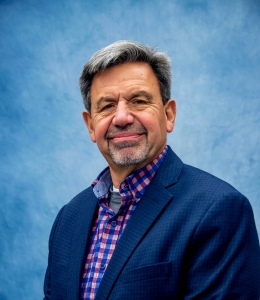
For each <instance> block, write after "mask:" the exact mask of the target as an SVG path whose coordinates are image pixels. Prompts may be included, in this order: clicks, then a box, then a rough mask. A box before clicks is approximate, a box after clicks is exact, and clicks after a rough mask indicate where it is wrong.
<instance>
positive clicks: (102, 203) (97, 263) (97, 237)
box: [81, 146, 168, 299]
mask: <svg viewBox="0 0 260 300" xmlns="http://www.w3.org/2000/svg"><path fill="white" fill-rule="evenodd" d="M167 150H168V147H167V146H166V147H165V149H164V150H163V151H162V152H161V153H160V155H159V156H158V157H157V158H155V159H154V160H153V161H152V162H151V163H149V164H148V165H146V166H145V167H143V168H142V169H139V170H137V171H136V172H134V173H132V174H131V175H129V176H128V177H127V178H126V179H125V180H123V181H122V182H121V183H120V185H119V192H120V195H121V197H122V203H121V207H120V208H119V211H118V212H117V213H115V212H114V211H113V210H112V209H111V208H110V207H109V194H110V187H111V185H112V179H111V175H110V171H109V168H108V167H107V168H106V169H105V170H104V171H102V172H101V173H100V175H99V176H98V177H97V179H96V180H95V181H94V182H93V183H92V187H93V192H94V194H95V195H96V196H97V199H98V204H99V210H98V217H97V219H96V221H95V223H94V225H93V228H92V234H91V240H90V247H89V249H88V254H87V257H86V263H85V268H84V271H83V277H82V285H81V298H82V299H94V298H95V295H96V293H97V290H98V287H99V284H100V282H101V280H102V278H103V276H104V273H105V271H106V268H107V265H108V264H109V261H110V259H111V257H112V254H113V252H114V250H115V247H116V244H117V242H118V241H119V239H120V237H121V235H122V233H123V232H124V229H125V227H126V225H127V222H128V221H129V219H130V218H131V216H132V215H133V213H134V211H135V208H136V206H137V204H138V202H139V201H140V199H141V197H142V196H143V194H144V192H145V190H146V189H147V187H148V185H149V183H150V182H151V180H152V179H153V177H154V175H155V173H156V171H157V170H158V168H159V166H160V164H161V163H162V161H163V159H164V157H165V155H166V153H167Z"/></svg>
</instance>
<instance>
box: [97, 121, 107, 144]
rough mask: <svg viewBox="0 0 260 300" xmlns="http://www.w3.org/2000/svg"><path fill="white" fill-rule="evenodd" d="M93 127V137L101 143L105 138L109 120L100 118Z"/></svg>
mask: <svg viewBox="0 0 260 300" xmlns="http://www.w3.org/2000/svg"><path fill="white" fill-rule="evenodd" d="M96 124H97V125H96V126H95V129H94V132H95V138H96V142H97V143H102V142H103V141H104V140H105V135H106V132H107V130H108V127H109V122H107V121H104V120H101V121H97V122H96Z"/></svg>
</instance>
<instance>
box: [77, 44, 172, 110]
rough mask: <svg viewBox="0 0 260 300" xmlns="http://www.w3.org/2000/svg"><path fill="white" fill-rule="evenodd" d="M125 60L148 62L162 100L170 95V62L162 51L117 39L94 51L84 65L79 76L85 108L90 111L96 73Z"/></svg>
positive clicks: (164, 100)
mask: <svg viewBox="0 0 260 300" xmlns="http://www.w3.org/2000/svg"><path fill="white" fill-rule="evenodd" d="M127 62H145V63H148V64H149V65H150V66H151V68H152V70H153V71H154V74H155V76H156V77H157V79H158V82H159V86H160V92H161V97H162V102H163V104H165V103H166V102H167V101H168V100H169V99H170V97H171V62H170V58H169V57H168V56H167V55H166V54H165V53H163V52H159V51H157V50H156V49H155V48H151V47H148V46H145V45H142V44H140V43H137V42H133V41H117V42H115V43H113V44H111V45H109V46H107V47H105V48H103V49H101V50H99V51H98V52H96V53H95V54H94V55H93V56H92V57H91V58H90V60H89V61H88V63H87V64H86V65H85V66H84V68H83V71H82V73H81V76H80V78H79V85H80V91H81V95H82V97H83V102H84V105H85V108H86V110H88V111H89V112H90V111H91V95H90V89H91V84H92V80H93V78H94V76H95V74H96V73H98V72H102V71H104V70H105V69H107V68H109V67H111V66H114V65H120V64H123V63H127Z"/></svg>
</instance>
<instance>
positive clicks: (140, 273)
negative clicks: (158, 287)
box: [122, 262, 172, 284]
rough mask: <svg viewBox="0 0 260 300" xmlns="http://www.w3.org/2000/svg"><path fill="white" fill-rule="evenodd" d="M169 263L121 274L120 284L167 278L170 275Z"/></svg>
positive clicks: (170, 265) (170, 264)
mask: <svg viewBox="0 0 260 300" xmlns="http://www.w3.org/2000/svg"><path fill="white" fill-rule="evenodd" d="M171 267H172V263H171V262H162V263H158V264H154V265H149V266H144V267H141V268H137V269H133V270H130V271H127V272H126V273H124V274H122V283H123V284H126V283H130V282H134V281H140V280H147V279H152V278H160V277H168V276H170V273H171Z"/></svg>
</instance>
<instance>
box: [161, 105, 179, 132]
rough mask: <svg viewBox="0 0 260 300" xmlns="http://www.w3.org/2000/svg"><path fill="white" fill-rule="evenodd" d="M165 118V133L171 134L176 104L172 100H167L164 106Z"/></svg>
mask: <svg viewBox="0 0 260 300" xmlns="http://www.w3.org/2000/svg"><path fill="white" fill-rule="evenodd" d="M164 110H165V116H166V131H167V132H169V133H170V132H172V131H173V128H174V122H175V117H176V102H175V101H174V100H172V99H170V100H168V101H167V102H166V104H165V105H164Z"/></svg>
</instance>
